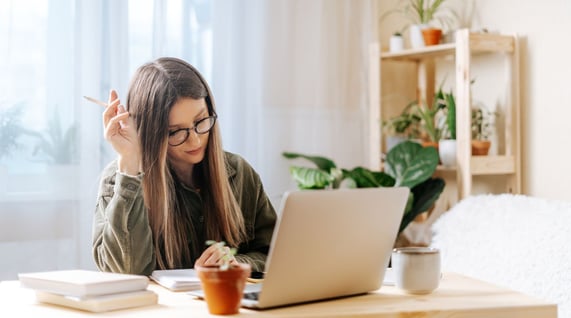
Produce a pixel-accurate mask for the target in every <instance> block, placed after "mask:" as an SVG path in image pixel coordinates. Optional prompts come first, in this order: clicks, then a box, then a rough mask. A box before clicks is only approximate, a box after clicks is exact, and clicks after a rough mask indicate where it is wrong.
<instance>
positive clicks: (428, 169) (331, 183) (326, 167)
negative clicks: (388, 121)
mask: <svg viewBox="0 0 571 318" xmlns="http://www.w3.org/2000/svg"><path fill="white" fill-rule="evenodd" d="M282 155H283V156H284V157H285V158H288V159H295V158H303V159H306V160H309V161H311V162H312V163H314V164H315V165H316V166H317V167H316V168H310V167H301V166H291V167H290V173H291V175H292V177H293V179H294V180H295V181H296V182H297V185H298V187H299V188H300V189H327V188H333V189H336V188H339V187H340V186H341V185H343V184H344V185H347V186H348V187H355V188H370V187H398V186H403V187H409V188H410V190H411V192H410V196H409V200H408V202H407V207H406V209H405V214H404V216H403V219H402V221H401V224H400V227H399V232H401V231H403V230H404V229H405V228H406V227H407V226H408V224H409V223H410V222H412V220H414V218H415V217H416V216H417V215H419V214H420V213H422V212H425V211H427V210H428V209H429V208H430V207H431V206H432V205H433V204H434V202H435V201H436V200H437V199H438V197H439V196H440V194H441V193H442V191H443V190H444V180H443V179H441V178H433V177H432V175H433V173H434V171H435V170H436V167H437V165H438V152H437V151H436V149H435V148H433V147H422V146H421V145H419V144H418V143H415V142H412V141H405V142H402V143H400V144H398V145H396V146H395V147H393V148H392V149H391V150H390V151H389V152H388V153H387V156H386V161H385V164H384V171H372V170H370V169H367V168H364V167H355V168H353V169H351V170H346V169H339V168H337V166H336V165H335V163H334V162H333V161H332V160H331V159H329V158H325V157H321V156H308V155H304V154H299V153H292V152H284V153H282Z"/></svg>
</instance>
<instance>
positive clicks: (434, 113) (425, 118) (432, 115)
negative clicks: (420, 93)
mask: <svg viewBox="0 0 571 318" xmlns="http://www.w3.org/2000/svg"><path fill="white" fill-rule="evenodd" d="M409 105H412V107H413V111H414V112H415V114H416V115H417V116H418V117H419V118H420V119H421V125H420V130H421V135H422V137H423V138H425V139H428V140H429V141H433V142H438V140H440V138H441V136H442V127H441V125H438V124H437V122H436V121H437V117H438V115H439V114H440V113H441V112H442V110H443V109H444V108H445V105H443V104H442V103H439V102H438V99H437V96H435V98H434V102H433V105H432V107H429V106H428V104H427V103H426V102H424V101H423V102H420V103H419V102H418V101H412V102H411V103H410V104H409ZM407 107H408V106H407Z"/></svg>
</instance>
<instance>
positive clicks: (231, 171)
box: [224, 151, 256, 176]
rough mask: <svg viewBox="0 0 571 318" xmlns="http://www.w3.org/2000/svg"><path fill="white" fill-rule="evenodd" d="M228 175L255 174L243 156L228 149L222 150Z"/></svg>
mask: <svg viewBox="0 0 571 318" xmlns="http://www.w3.org/2000/svg"><path fill="white" fill-rule="evenodd" d="M224 156H225V160H226V165H227V170H228V175H229V176H233V175H236V174H244V173H246V174H256V172H255V171H254V168H252V166H251V165H250V163H248V161H247V160H246V159H244V157H242V156H240V155H239V154H236V153H232V152H229V151H225V152H224Z"/></svg>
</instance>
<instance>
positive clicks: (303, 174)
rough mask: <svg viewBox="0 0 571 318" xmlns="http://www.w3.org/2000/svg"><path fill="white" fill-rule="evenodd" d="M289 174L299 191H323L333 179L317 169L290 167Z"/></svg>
mask: <svg viewBox="0 0 571 318" xmlns="http://www.w3.org/2000/svg"><path fill="white" fill-rule="evenodd" d="M290 173H291V175H292V177H293V179H294V180H295V181H296V182H297V186H298V187H299V188H300V189H325V188H327V187H328V186H329V185H330V184H331V183H332V182H333V181H334V178H333V177H332V176H331V175H330V174H328V173H326V172H325V171H322V170H319V169H317V168H308V167H296V166H293V167H290Z"/></svg>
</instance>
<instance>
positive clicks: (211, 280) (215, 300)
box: [195, 241, 252, 315]
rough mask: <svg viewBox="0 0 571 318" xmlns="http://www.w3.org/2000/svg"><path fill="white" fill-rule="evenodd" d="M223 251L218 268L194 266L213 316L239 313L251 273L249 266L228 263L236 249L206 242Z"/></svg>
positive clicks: (214, 242)
mask: <svg viewBox="0 0 571 318" xmlns="http://www.w3.org/2000/svg"><path fill="white" fill-rule="evenodd" d="M206 244H207V245H216V246H217V247H218V248H219V249H221V250H223V253H224V257H223V258H222V260H223V263H222V264H221V265H220V266H196V267H195V270H196V272H197V274H198V277H199V278H200V282H201V284H202V289H203V290H204V299H205V301H206V304H207V306H208V311H209V312H210V313H211V314H213V315H233V314H237V313H238V312H239V311H240V301H241V299H242V296H243V294H244V287H245V286H246V280H247V278H248V276H250V273H251V271H252V268H251V266H250V265H249V264H243V263H230V260H231V259H232V257H233V256H234V255H235V254H236V248H229V249H228V248H226V246H225V243H224V242H216V241H207V242H206Z"/></svg>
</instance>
